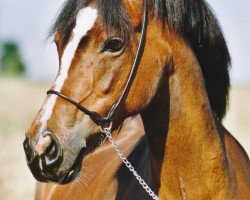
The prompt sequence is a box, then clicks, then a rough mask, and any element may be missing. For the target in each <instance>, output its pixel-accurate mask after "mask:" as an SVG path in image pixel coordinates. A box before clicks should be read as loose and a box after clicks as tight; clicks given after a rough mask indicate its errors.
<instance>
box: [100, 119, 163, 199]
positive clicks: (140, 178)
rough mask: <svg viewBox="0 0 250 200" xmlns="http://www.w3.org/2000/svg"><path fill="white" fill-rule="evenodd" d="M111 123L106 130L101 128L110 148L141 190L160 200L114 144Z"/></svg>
mask: <svg viewBox="0 0 250 200" xmlns="http://www.w3.org/2000/svg"><path fill="white" fill-rule="evenodd" d="M111 129H112V122H111V123H110V126H109V127H107V128H102V127H101V132H102V134H105V135H106V137H107V138H108V140H109V142H110V143H111V144H112V146H113V147H114V148H115V150H116V152H117V153H118V155H119V157H120V158H121V160H122V162H123V163H124V164H125V165H126V167H127V168H128V169H129V171H130V172H132V174H133V175H134V176H135V178H136V179H137V181H138V182H139V184H140V185H141V186H142V187H143V189H144V190H145V191H146V192H147V193H148V194H149V195H150V196H151V197H152V199H154V200H160V199H159V197H157V196H156V195H155V193H154V192H153V191H152V190H151V188H150V187H149V186H148V184H147V183H146V182H145V181H144V180H143V179H142V177H141V176H140V175H139V174H138V173H137V171H136V170H135V169H134V167H133V166H132V164H131V163H130V162H129V161H128V159H127V158H126V157H125V155H124V154H123V153H122V151H121V150H120V148H119V147H118V146H117V144H116V143H115V141H114V139H113V137H112V134H111Z"/></svg>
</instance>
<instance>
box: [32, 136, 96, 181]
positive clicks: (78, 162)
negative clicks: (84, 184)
mask: <svg viewBox="0 0 250 200" xmlns="http://www.w3.org/2000/svg"><path fill="white" fill-rule="evenodd" d="M100 144H101V142H100V134H94V135H93V136H91V137H89V138H88V139H87V145H86V147H83V148H82V149H81V150H80V151H79V153H78V155H77V157H76V159H75V161H74V163H73V165H72V166H71V167H70V168H69V169H68V170H66V171H64V172H59V171H58V170H59V168H60V166H58V167H56V168H53V169H50V168H48V169H47V168H44V167H43V166H41V161H42V159H43V157H42V156H43V155H41V156H38V155H35V156H34V157H33V158H32V159H31V160H29V161H27V163H28V166H29V168H30V170H31V172H32V174H33V176H34V177H35V179H36V180H38V181H41V182H53V183H57V184H62V185H63V184H67V183H70V182H72V181H74V180H75V179H77V177H79V175H80V174H81V169H82V163H83V160H84V158H85V157H86V156H87V155H89V154H91V153H92V152H93V151H94V150H95V149H96V148H97V147H98V146H100ZM64 159H65V158H64Z"/></svg>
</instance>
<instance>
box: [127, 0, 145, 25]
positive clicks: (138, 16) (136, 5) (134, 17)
mask: <svg viewBox="0 0 250 200" xmlns="http://www.w3.org/2000/svg"><path fill="white" fill-rule="evenodd" d="M124 4H125V7H126V8H127V10H128V13H129V16H130V19H131V23H132V25H133V27H134V28H137V27H138V26H140V24H141V20H142V7H143V1H138V0H124Z"/></svg>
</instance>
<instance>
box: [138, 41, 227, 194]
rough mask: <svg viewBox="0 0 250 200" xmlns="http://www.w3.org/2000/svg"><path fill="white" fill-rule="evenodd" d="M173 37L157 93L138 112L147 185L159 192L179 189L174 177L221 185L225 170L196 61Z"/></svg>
mask: <svg viewBox="0 0 250 200" xmlns="http://www.w3.org/2000/svg"><path fill="white" fill-rule="evenodd" d="M176 37H177V36H175V38H171V39H169V41H172V44H170V45H171V46H172V47H174V48H173V49H172V55H173V57H172V62H171V66H168V68H170V67H172V68H171V70H169V71H170V72H169V71H168V72H167V73H168V74H166V75H164V78H163V79H162V82H161V84H160V88H159V92H158V95H156V97H155V99H154V100H153V101H152V103H151V104H150V106H149V107H148V108H147V109H146V110H145V111H143V113H142V119H143V123H144V126H145V131H146V135H147V138H148V143H149V149H150V159H151V169H152V185H154V186H153V187H155V188H156V190H157V188H159V187H160V185H161V186H164V187H160V189H159V190H160V191H159V192H160V194H165V193H166V192H167V190H169V191H172V192H173V193H174V194H180V193H181V192H180V187H181V186H180V182H184V183H185V184H186V185H188V184H193V183H194V182H195V181H197V183H199V184H200V185H201V184H203V183H204V184H205V185H209V184H210V183H209V184H208V183H206V182H207V180H211V183H213V184H215V186H216V185H218V184H220V183H222V182H223V184H224V182H225V180H223V178H221V177H226V176H220V175H221V173H225V171H226V170H225V169H224V166H225V155H224V153H223V152H224V151H223V144H222V143H221V140H220V137H219V134H220V133H219V132H218V130H217V128H216V125H215V122H214V118H213V113H212V111H211V108H210V104H209V100H208V97H207V94H206V91H205V86H204V82H203V78H202V72H201V70H200V66H199V64H198V62H197V60H196V58H195V56H194V54H193V52H192V50H191V49H190V48H189V46H188V45H187V44H186V43H185V42H183V41H182V40H181V39H180V38H179V39H178V38H176ZM204 163H206V165H204ZM214 170H216V173H214V174H213V172H214ZM211 172H212V173H211ZM194 176H196V177H195V178H197V179H194ZM216 176H217V177H216ZM218 177H220V178H221V179H219V180H218ZM216 181H217V182H216ZM184 183H183V184H184ZM183 187H184V186H183ZM193 187H194V185H193ZM164 188H165V189H164ZM203 188H206V187H203ZM197 189H198V185H197ZM217 189H218V188H217ZM176 190H178V191H176ZM174 191H175V192H174ZM205 192H206V191H205Z"/></svg>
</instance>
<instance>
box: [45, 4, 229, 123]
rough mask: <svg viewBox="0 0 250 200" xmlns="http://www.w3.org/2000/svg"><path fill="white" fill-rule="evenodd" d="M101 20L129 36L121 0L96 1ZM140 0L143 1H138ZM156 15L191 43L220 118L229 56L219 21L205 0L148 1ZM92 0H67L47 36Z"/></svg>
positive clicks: (70, 21) (67, 26)
mask: <svg viewBox="0 0 250 200" xmlns="http://www.w3.org/2000/svg"><path fill="white" fill-rule="evenodd" d="M95 1H96V5H97V7H98V10H99V12H100V13H101V15H102V16H101V17H102V19H103V22H104V23H105V24H106V26H107V31H108V30H109V29H110V28H117V29H118V30H119V31H120V32H121V33H122V34H123V36H124V38H125V39H127V38H129V35H130V31H131V25H130V20H129V16H128V13H127V11H126V9H125V8H124V5H123V0H95ZM141 1H142V0H141ZM149 1H150V3H151V6H152V7H153V9H154V13H155V16H156V17H159V18H161V19H162V20H163V21H166V22H167V23H168V26H169V27H170V28H171V29H172V30H173V31H176V32H177V33H178V34H180V35H182V36H183V37H184V38H185V39H186V40H187V41H188V42H189V43H190V44H191V46H192V48H193V51H194V53H195V54H196V56H197V59H198V62H199V64H200V66H201V69H202V73H203V77H204V80H205V86H206V90H207V93H208V98H209V101H210V104H211V108H212V110H213V111H214V113H215V114H216V116H217V117H218V119H219V120H221V119H222V118H223V116H224V115H225V112H226V107H227V99H228V91H229V87H230V80H229V73H228V68H229V66H230V56H229V52H228V48H227V45H226V42H225V39H224V36H223V34H222V31H221V28H220V26H219V23H218V21H217V19H216V17H215V15H214V14H213V12H212V10H211V8H210V7H209V6H208V4H207V3H206V2H205V1H204V0H149ZM90 2H91V0H67V1H66V3H65V4H64V6H63V8H62V11H61V13H60V14H59V17H58V18H57V20H56V21H55V23H54V24H53V26H52V28H51V31H50V35H53V34H54V33H55V32H56V31H58V30H64V32H65V38H64V39H65V40H67V37H68V34H67V30H70V29H71V27H72V24H73V23H74V21H75V19H76V16H77V13H78V12H79V11H80V10H81V9H82V8H83V7H84V6H86V5H87V4H89V3H90Z"/></svg>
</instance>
